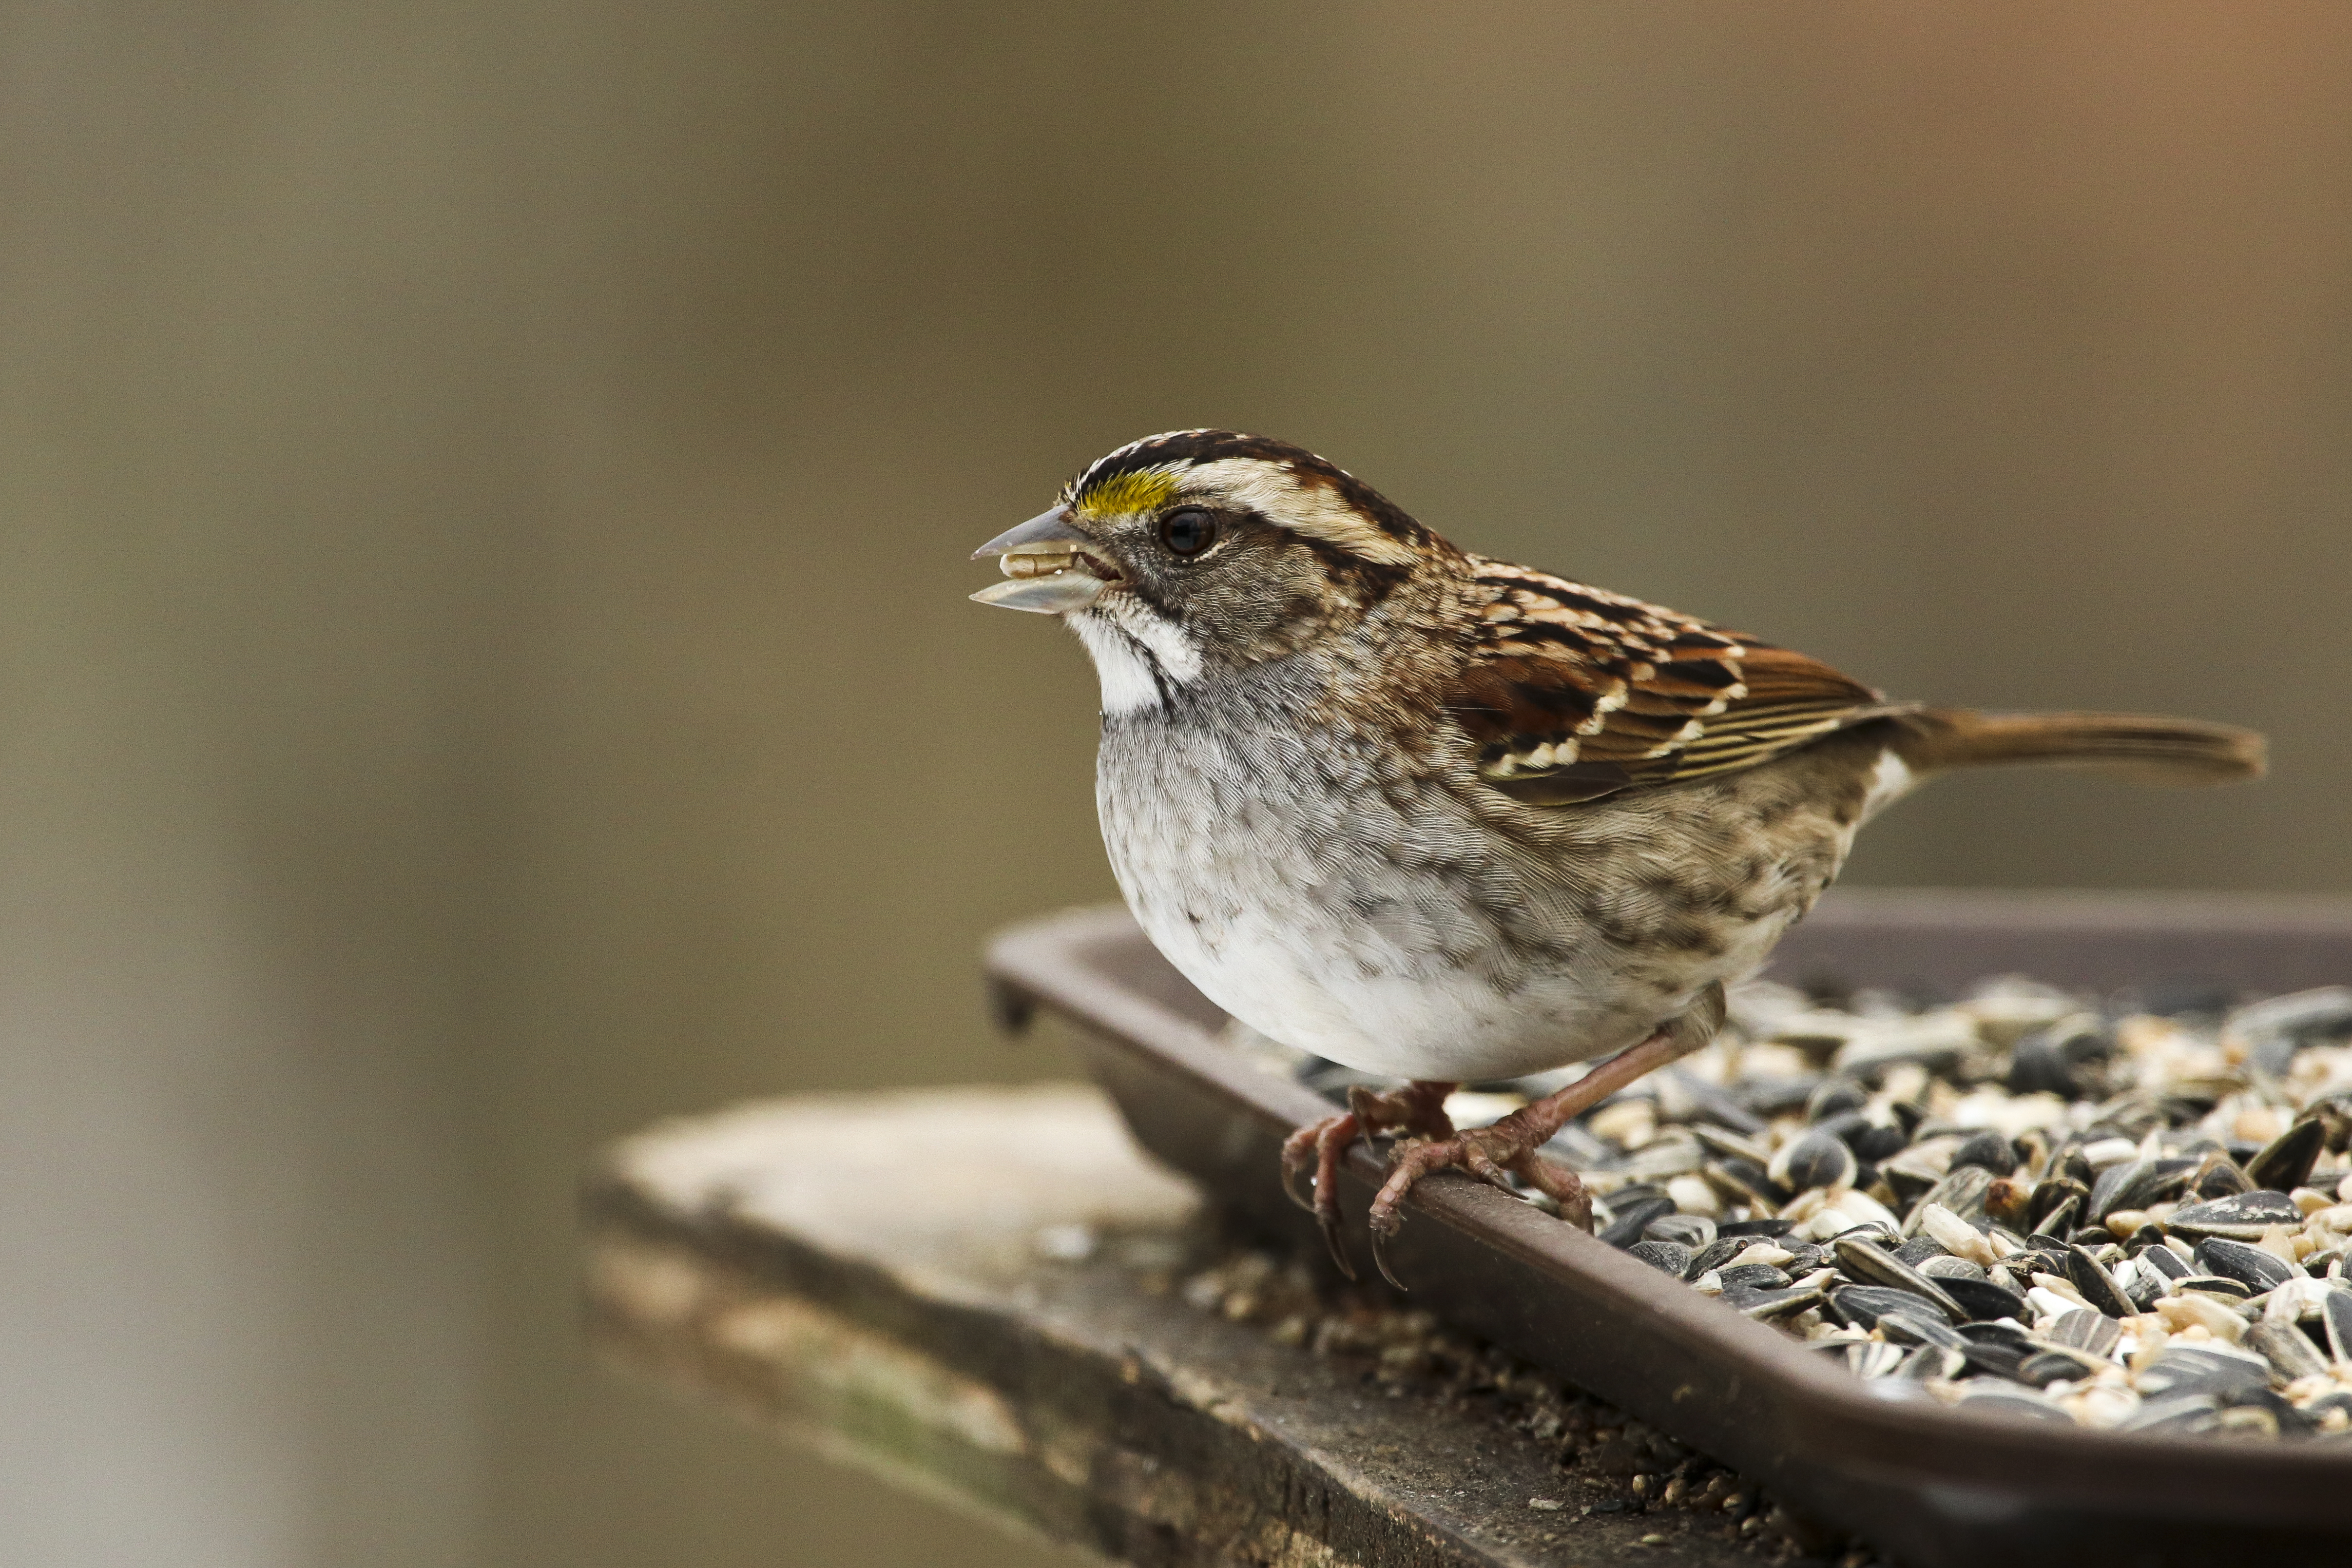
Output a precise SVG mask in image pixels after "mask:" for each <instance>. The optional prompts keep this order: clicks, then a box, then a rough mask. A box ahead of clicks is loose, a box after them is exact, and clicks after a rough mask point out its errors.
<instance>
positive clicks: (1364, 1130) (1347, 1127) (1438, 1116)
mask: <svg viewBox="0 0 2352 1568" xmlns="http://www.w3.org/2000/svg"><path fill="white" fill-rule="evenodd" d="M1454 1087H1455V1086H1454V1085H1453V1084H1450V1083H1439V1082H1437V1081H1435V1080H1433V1079H1414V1080H1413V1081H1412V1082H1411V1083H1409V1084H1407V1085H1405V1086H1404V1087H1403V1088H1402V1089H1394V1090H1391V1092H1389V1093H1387V1094H1378V1093H1375V1092H1373V1091H1372V1090H1371V1089H1366V1088H1364V1087H1362V1086H1361V1085H1358V1086H1357V1087H1356V1088H1354V1089H1349V1091H1348V1109H1347V1110H1344V1111H1342V1112H1341V1113H1340V1114H1339V1115H1337V1116H1327V1117H1325V1118H1324V1119H1323V1120H1322V1121H1310V1122H1308V1123H1307V1125H1306V1126H1304V1127H1302V1128H1300V1129H1299V1130H1298V1131H1296V1132H1293V1133H1292V1134H1291V1135H1290V1136H1289V1138H1288V1139H1287V1140H1286V1141H1285V1142H1284V1143H1283V1145H1282V1190H1283V1191H1284V1192H1286V1193H1288V1194H1290V1201H1291V1202H1293V1203H1295V1204H1297V1205H1298V1206H1299V1207H1301V1208H1303V1209H1310V1210H1312V1211H1313V1212H1314V1215H1315V1218H1316V1221H1317V1223H1318V1224H1319V1225H1321V1226H1322V1227H1323V1242H1324V1245H1325V1246H1327V1247H1329V1248H1330V1249H1331V1261H1332V1262H1334V1263H1337V1264H1338V1265H1339V1272H1340V1273H1342V1274H1344V1275H1346V1276H1347V1277H1348V1278H1349V1279H1354V1278H1355V1277H1356V1266H1355V1265H1354V1264H1352V1263H1350V1262H1349V1261H1348V1252H1347V1249H1346V1248H1345V1247H1341V1246H1340V1245H1339V1161H1340V1159H1341V1157H1342V1156H1344V1155H1345V1154H1346V1153H1347V1152H1348V1145H1349V1144H1350V1143H1352V1142H1355V1141H1356V1140H1357V1139H1359V1138H1362V1139H1366V1140H1368V1141H1369V1140H1370V1137H1371V1136H1372V1134H1373V1133H1375V1132H1380V1131H1386V1130H1387V1129H1390V1128H1396V1129H1400V1130H1402V1131H1406V1132H1411V1133H1413V1134H1415V1135H1416V1136H1418V1137H1423V1138H1431V1139H1443V1138H1451V1137H1453V1136H1454V1122H1453V1121H1452V1119H1451V1118H1449V1117H1448V1116H1447V1115H1446V1114H1445V1097H1446V1096H1447V1095H1449V1094H1452V1093H1453V1092H1454ZM1308 1170H1312V1171H1313V1172H1314V1173H1315V1196H1314V1198H1313V1200H1312V1201H1309V1200H1308V1199H1307V1197H1306V1195H1305V1194H1301V1193H1300V1192H1299V1190H1298V1183H1297V1178H1298V1175H1299V1173H1301V1172H1304V1171H1308Z"/></svg>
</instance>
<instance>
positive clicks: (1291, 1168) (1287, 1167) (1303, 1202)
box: [1282, 1152, 1317, 1214]
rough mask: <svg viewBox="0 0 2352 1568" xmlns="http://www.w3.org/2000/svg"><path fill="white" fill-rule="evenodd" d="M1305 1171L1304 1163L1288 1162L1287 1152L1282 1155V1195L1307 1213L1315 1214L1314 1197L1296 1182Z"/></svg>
mask: <svg viewBox="0 0 2352 1568" xmlns="http://www.w3.org/2000/svg"><path fill="white" fill-rule="evenodd" d="M1306 1173H1307V1167H1306V1166H1305V1165H1294V1164H1292V1163H1290V1157H1289V1154H1288V1153H1287V1152H1285V1153H1284V1155H1283V1161H1282V1195H1283V1196H1285V1197H1286V1198H1288V1199H1289V1200H1290V1201H1291V1202H1292V1203H1294V1204H1297V1205H1298V1206H1299V1207H1300V1208H1303V1209H1305V1210H1306V1211H1307V1213H1308V1214H1315V1213H1316V1212H1317V1210H1316V1207H1315V1199H1314V1198H1313V1197H1312V1196H1311V1195H1309V1194H1308V1193H1307V1191H1306V1190H1305V1189H1304V1188H1302V1187H1300V1186H1299V1184H1298V1178H1299V1177H1301V1176H1303V1175H1305V1174H1306Z"/></svg>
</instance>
